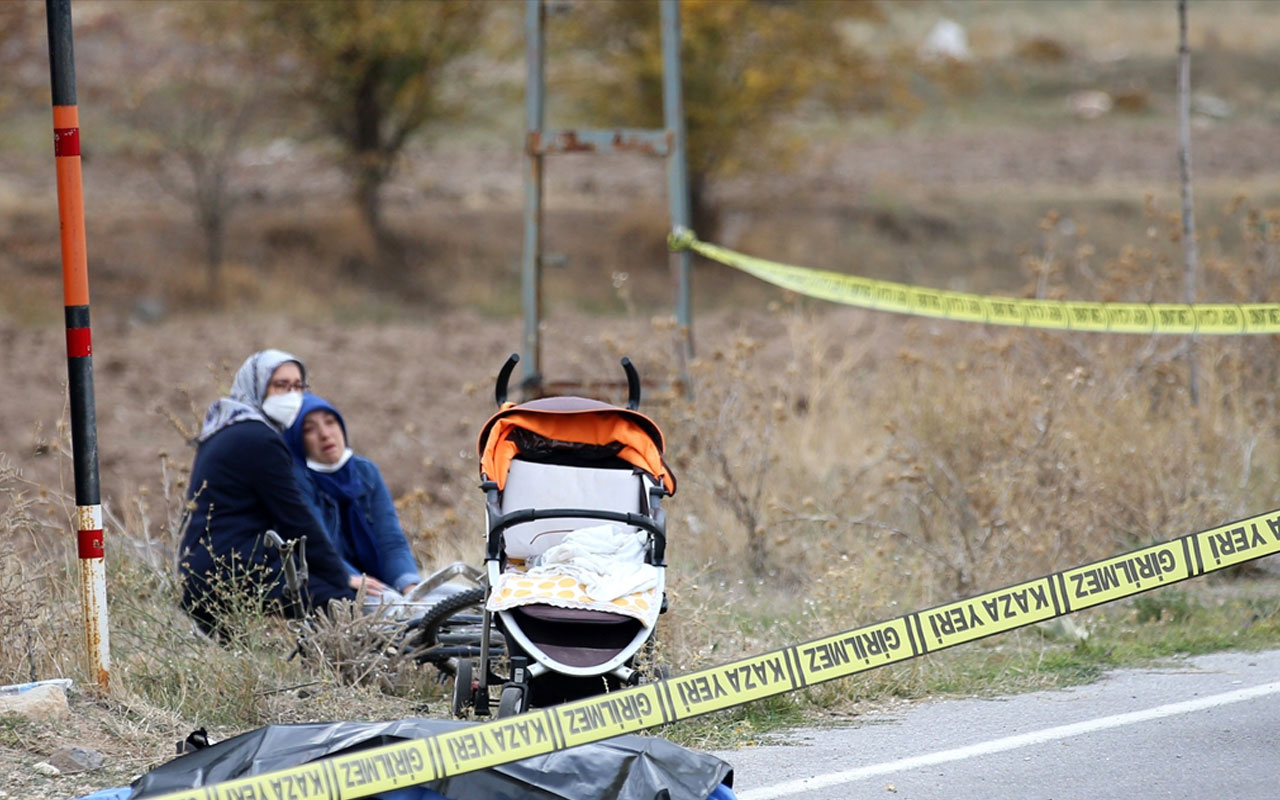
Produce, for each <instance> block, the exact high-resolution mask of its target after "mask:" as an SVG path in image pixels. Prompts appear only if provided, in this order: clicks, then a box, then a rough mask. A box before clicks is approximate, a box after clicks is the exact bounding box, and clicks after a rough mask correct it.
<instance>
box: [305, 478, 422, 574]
mask: <svg viewBox="0 0 1280 800" xmlns="http://www.w3.org/2000/svg"><path fill="white" fill-rule="evenodd" d="M348 463H349V465H350V468H351V469H353V470H355V473H356V475H357V476H358V477H359V479H360V484H361V486H362V487H363V489H364V491H362V492H361V493H360V496H359V498H358V500H357V502H358V503H359V504H360V509H361V511H363V512H364V515H365V519H367V520H368V521H369V526H370V527H371V528H372V529H373V548H372V549H373V551H374V552H376V553H377V554H378V561H377V563H376V564H368V563H361V562H360V560H359V558H358V557H357V556H356V552H357V550H356V547H355V544H354V542H353V541H352V540H351V535H350V532H349V531H345V530H343V527H342V513H341V512H340V511H339V509H338V501H337V499H336V498H334V497H332V496H331V495H328V494H326V493H324V492H323V491H321V490H320V488H319V487H317V486H316V484H315V481H314V480H312V478H311V475H312V473H311V470H309V469H307V467H306V465H305V464H303V463H301V462H299V461H298V460H297V459H295V460H294V467H293V470H294V477H295V478H296V479H297V481H298V486H299V487H301V489H302V499H303V500H304V501H305V502H306V503H307V505H309V506H311V510H312V512H313V513H314V514H315V515H316V518H317V519H319V520H320V523H321V525H323V526H324V529H325V532H326V533H328V534H329V540H330V541H331V542H333V545H334V547H335V548H336V549H337V551H338V553H339V555H341V556H342V559H343V561H344V562H345V563H346V565H347V571H348V572H349V573H350V574H352V575H360V574H364V575H370V576H372V577H374V578H377V579H378V580H380V581H382V582H383V583H385V584H387V585H388V586H391V587H394V588H395V589H396V591H400V590H401V589H403V588H404V587H406V586H408V585H409V584H411V583H418V582H419V581H421V580H422V576H421V575H419V574H418V565H417V562H416V561H415V560H414V557H413V551H412V550H410V549H409V541H408V539H406V538H405V535H404V530H403V529H402V528H401V527H400V517H399V516H398V515H397V514H396V507H395V505H394V504H393V503H392V502H391V493H390V492H389V491H387V484H386V482H384V481H383V480H382V473H380V472H379V471H378V467H377V465H375V464H374V463H373V462H372V461H370V460H369V459H367V458H365V457H364V456H358V455H353V456H351V461H350V462H348Z"/></svg>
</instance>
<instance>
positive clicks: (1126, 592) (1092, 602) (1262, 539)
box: [158, 509, 1280, 800]
mask: <svg viewBox="0 0 1280 800" xmlns="http://www.w3.org/2000/svg"><path fill="white" fill-rule="evenodd" d="M1278 552H1280V509H1278V510H1275V511H1268V512H1266V513H1264V514H1258V515H1256V516H1253V517H1249V518H1248V519H1242V520H1239V521H1237V522H1230V523H1227V524H1226V525H1220V526H1218V527H1216V528H1212V529H1210V530H1206V531H1200V532H1199V533H1192V534H1188V535H1186V536H1182V537H1180V538H1178V539H1173V540H1171V541H1167V542H1161V543H1159V544H1153V545H1150V546H1148V547H1142V548H1139V549H1137V550H1134V551H1132V552H1129V553H1125V554H1124V555H1119V556H1115V557H1113V558H1107V559H1103V560H1101V561H1095V562H1093V563H1091V564H1086V565H1084V566H1081V567H1074V568H1072V569H1066V570H1062V571H1061V572H1055V573H1053V574H1051V575H1046V576H1045V577H1042V578H1036V579H1035V580H1031V581H1027V582H1025V583H1020V584H1017V585H1014V586H1010V587H1008V588H1005V589H1000V590H997V591H994V592H987V593H986V594H982V595H978V596H977V597H970V598H968V599H965V600H957V601H956V602H954V603H946V604H944V605H941V606H937V607H935V608H931V609H928V610H925V611H918V612H912V613H910V614H905V615H903V616H901V617H898V618H896V619H891V620H887V621H884V622H877V623H875V624H873V625H865V626H863V627H860V628H854V629H852V630H848V631H844V632H842V633H836V634H833V635H831V636H826V637H823V638H821V639H814V640H813V641H809V642H805V643H803V644H798V645H792V646H788V647H783V648H781V649H779V650H774V651H772V652H769V653H765V654H763V655H758V656H752V657H751V658H744V659H741V660H738V661H734V662H731V663H728V664H724V665H721V666H717V667H709V668H707V669H701V670H698V671H696V672H691V673H689V674H688V675H681V676H680V677H677V678H668V679H666V680H661V681H657V682H656V683H651V684H647V685H644V686H638V687H635V688H631V689H625V690H622V691H618V692H613V693H610V694H605V695H601V696H599V697H592V698H589V699H587V700H579V701H576V702H572V703H565V704H563V705H559V706H553V707H551V708H545V709H538V710H535V711H529V712H526V713H524V714H520V715H519V716H515V717H508V718H506V719H499V720H493V721H490V722H484V723H479V724H476V725H472V726H469V727H466V728H463V729H460V730H456V731H449V732H448V733H442V734H438V735H436V736H433V737H431V738H428V739H418V740H413V741H406V742H400V743H396V744H390V745H384V746H382V747H377V748H371V749H368V750H361V751H359V752H355V753H348V754H343V755H338V756H334V757H332V758H327V759H322V760H320V761H315V762H312V763H309V764H305V765H303V766H300V767H292V768H289V769H282V770H278V771H276V772H270V773H266V774H263V775H255V776H253V777H249V778H241V779H237V780H233V781H227V782H224V783H219V784H216V785H212V786H205V787H201V788H199V789H189V790H185V791H178V792H172V793H170V794H165V795H163V796H162V797H160V798H158V800H304V799H305V800H316V799H317V798H328V799H329V800H350V799H351V798H360V797H369V796H371V795H374V794H378V793H380V792H386V791H389V790H392V789H396V788H401V787H406V786H414V785H417V784H420V783H426V782H428V781H432V780H436V779H438V778H444V777H447V776H450V775H459V774H461V773H465V772H471V771H474V770H480V769H486V768H488V767H494V766H498V765H500V764H506V763H509V762H511V761H517V760H520V759H523V758H529V757H531V756H539V755H545V754H546V753H550V752H552V751H555V750H562V749H564V748H567V747H573V746H574V745H580V744H588V743H590V742H598V741H601V740H603V739H608V738H610V737H613V736H617V735H619V734H624V733H635V732H637V731H641V730H645V729H647V728H653V727H656V726H658V725H663V724H665V723H669V722H675V721H677V720H684V719H689V718H691V717H696V716H698V715H700V714H706V713H708V712H711V711H718V710H721V709H725V708H729V707H731V706H736V705H741V704H743V703H746V702H749V701H751V700H756V699H759V698H762V697H769V696H772V695H777V694H783V693H785V692H792V691H795V690H797V689H801V688H804V687H805V686H812V685H814V684H818V683H823V682H825V681H830V680H834V679H836V678H844V677H848V676H850V675H855V674H857V673H860V672H864V671H867V670H871V669H875V668H876V667H881V666H884V665H886V664H893V663H897V662H900V661H906V660H908V659H911V658H915V657H917V656H921V655H924V654H925V653H932V652H936V651H939V650H943V649H945V648H948V647H954V646H955V645H958V644H963V643H965V642H970V641H973V640H975V639H981V638H983V637H985V636H991V635H993V634H997V633H1004V632H1006V631H1011V630H1013V629H1015V628H1021V627H1023V626H1025V625H1031V624H1033V623H1036V622H1043V621H1045V620H1048V619H1053V618H1054V617H1060V616H1063V615H1065V614H1070V613H1071V612H1073V611H1079V610H1080V609H1083V608H1090V607H1092V606H1096V605H1099V604H1101V603H1109V602H1112V601H1114V600H1119V599H1121V598H1124V597H1130V596H1132V595H1135V594H1138V593H1140V592H1145V591H1149V590H1151V589H1156V588H1159V587H1162V586H1168V585H1170V584H1174V583H1177V582H1178V581H1183V580H1186V579H1188V578H1192V577H1195V576H1198V575H1203V574H1205V573H1209V572H1214V571H1215V570H1220V569H1225V568H1227V567H1230V566H1233V565H1236V564H1241V563H1244V562H1246V561H1250V560H1253V559H1256V558H1261V557H1263V556H1267V555H1272V554H1274V553H1278Z"/></svg>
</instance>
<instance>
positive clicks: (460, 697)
mask: <svg viewBox="0 0 1280 800" xmlns="http://www.w3.org/2000/svg"><path fill="white" fill-rule="evenodd" d="M471 674H472V661H471V659H469V658H463V659H459V661H458V673H457V675H455V676H454V678H453V699H452V702H451V703H450V705H449V710H450V711H452V712H453V715H454V716H455V717H459V718H461V717H465V716H466V715H467V709H468V708H470V707H471V706H473V705H475V702H474V692H475V688H474V687H473V686H472V685H471Z"/></svg>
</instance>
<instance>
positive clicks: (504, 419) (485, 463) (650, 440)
mask: <svg viewBox="0 0 1280 800" xmlns="http://www.w3.org/2000/svg"><path fill="white" fill-rule="evenodd" d="M517 428H523V429H525V430H527V431H531V432H533V433H536V434H538V435H539V436H545V437H547V438H548V439H558V440H561V441H566V442H580V443H582V444H591V445H611V444H620V445H622V449H621V450H620V451H619V452H618V457H619V458H621V459H622V460H624V461H626V462H627V463H628V464H632V465H634V466H636V467H639V468H640V469H642V470H644V471H645V472H648V473H649V474H650V475H652V476H653V477H654V479H656V480H659V481H661V482H662V485H663V486H665V487H666V489H667V491H668V492H670V493H672V494H675V491H676V480H675V476H674V475H673V474H671V470H670V469H669V468H668V467H667V464H666V462H665V461H663V459H662V444H663V442H662V431H661V430H660V429H659V428H658V426H657V423H655V422H654V421H653V420H651V419H649V418H648V417H646V416H645V415H644V414H641V413H640V412H638V411H632V410H630V409H623V408H618V407H617V406H611V405H608V404H607V403H599V402H597V401H594V400H585V399H582V398H574V397H559V398H547V399H545V400H534V401H531V402H529V403H524V404H521V405H518V406H517V405H514V404H513V405H511V406H509V407H508V408H505V409H503V410H502V411H499V412H498V413H497V414H494V415H493V416H492V417H490V418H489V421H488V422H486V423H485V425H484V428H483V429H482V430H481V432H480V441H479V442H478V443H477V445H478V449H479V451H480V472H481V474H483V475H484V476H485V477H487V478H489V479H490V480H492V481H494V482H496V483H497V484H498V488H499V489H503V488H505V486H506V482H507V470H508V468H510V466H511V459H513V458H515V457H516V456H517V455H519V448H518V447H517V446H516V443H515V442H513V441H511V434H512V432H513V431H515V430H516V429H517Z"/></svg>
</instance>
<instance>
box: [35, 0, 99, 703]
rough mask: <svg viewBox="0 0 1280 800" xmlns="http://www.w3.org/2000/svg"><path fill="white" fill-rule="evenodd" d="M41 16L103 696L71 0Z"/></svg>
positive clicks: (79, 527) (84, 566)
mask: <svg viewBox="0 0 1280 800" xmlns="http://www.w3.org/2000/svg"><path fill="white" fill-rule="evenodd" d="M45 14H46V18H47V20H48V25H49V74H50V82H51V85H52V88H53V155H54V161H55V163H56V165H57V176H58V221H59V223H60V224H61V231H62V234H61V235H62V296H63V303H64V305H65V306H66V324H67V393H68V395H69V396H70V401H71V403H70V404H71V457H72V463H73V466H74V469H75V485H76V537H77V541H76V544H77V551H78V554H79V556H80V605H81V610H82V611H83V619H84V633H85V645H86V649H87V651H88V667H89V680H90V681H91V682H92V683H95V684H97V686H98V688H99V689H101V690H103V691H106V689H107V686H108V682H109V679H110V676H111V654H110V647H109V643H108V639H107V629H108V626H107V574H106V565H105V563H104V561H103V547H102V505H101V499H100V492H99V487H98V426H97V421H96V419H95V412H94V402H93V337H92V336H91V335H90V330H89V263H88V257H87V255H86V252H85V237H84V190H83V183H82V181H81V175H80V112H79V110H78V109H77V108H76V67H75V51H74V49H73V47H72V44H71V0H45Z"/></svg>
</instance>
